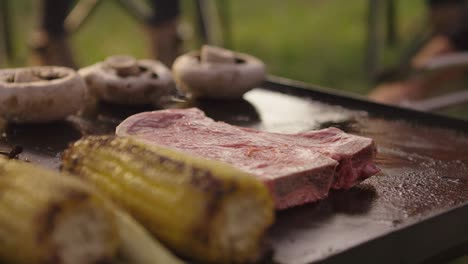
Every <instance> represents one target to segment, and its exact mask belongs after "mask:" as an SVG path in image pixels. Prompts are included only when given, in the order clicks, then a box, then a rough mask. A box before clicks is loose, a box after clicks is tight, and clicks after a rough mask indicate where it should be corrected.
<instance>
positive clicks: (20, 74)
mask: <svg viewBox="0 0 468 264" xmlns="http://www.w3.org/2000/svg"><path fill="white" fill-rule="evenodd" d="M40 80H41V78H39V77H37V76H36V75H34V74H33V72H32V71H30V70H23V71H16V72H15V76H14V77H13V82H15V83H26V82H35V81H40Z"/></svg>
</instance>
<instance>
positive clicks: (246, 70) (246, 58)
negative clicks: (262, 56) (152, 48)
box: [172, 51, 266, 99]
mask: <svg viewBox="0 0 468 264" xmlns="http://www.w3.org/2000/svg"><path fill="white" fill-rule="evenodd" d="M172 71H173V73H174V79H175V82H176V84H177V85H178V87H179V88H180V89H182V90H184V91H186V92H189V93H191V94H192V96H194V97H206V98H220V99H234V98H240V97H242V95H243V94H244V93H245V92H247V91H249V90H250V89H252V88H254V87H255V86H257V85H259V84H261V83H262V82H263V80H264V79H265V74H266V69H265V64H264V63H263V62H262V61H261V60H259V59H257V58H255V57H253V56H250V55H248V54H244V53H238V52H236V53H235V62H234V63H220V62H213V63H210V62H202V61H201V59H200V52H199V51H193V52H189V53H187V54H184V55H182V56H180V57H178V58H177V59H176V60H175V61H174V64H173V66H172Z"/></svg>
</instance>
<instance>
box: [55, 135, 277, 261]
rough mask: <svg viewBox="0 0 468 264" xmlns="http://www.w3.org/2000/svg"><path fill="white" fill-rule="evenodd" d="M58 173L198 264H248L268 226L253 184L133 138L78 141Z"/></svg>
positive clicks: (266, 201) (263, 194)
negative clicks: (95, 191)
mask: <svg viewBox="0 0 468 264" xmlns="http://www.w3.org/2000/svg"><path fill="white" fill-rule="evenodd" d="M62 168H63V169H64V170H66V171H69V172H71V173H74V174H77V175H80V176H81V177H82V178H83V179H85V180H86V181H89V182H91V183H93V184H94V185H95V186H97V187H98V188H99V189H100V190H102V191H103V192H104V193H107V194H108V195H109V196H110V197H111V198H112V199H113V200H114V201H115V202H117V203H118V204H120V205H121V206H122V207H124V208H125V209H127V211H128V212H130V214H132V215H133V216H134V217H135V218H136V219H137V220H139V221H140V222H141V223H143V225H144V226H146V227H147V228H148V229H149V230H150V231H151V232H152V233H153V234H155V235H156V237H157V238H159V239H160V240H161V241H162V242H165V243H166V244H167V245H168V246H169V247H170V248H172V249H173V250H175V251H176V252H178V253H179V254H182V255H184V256H186V257H189V258H192V259H195V260H198V261H203V262H218V263H240V262H246V261H250V260H254V259H255V258H257V257H258V256H259V252H260V251H261V249H262V242H263V236H264V233H265V231H266V229H267V228H268V227H269V226H270V225H271V224H272V222H273V217H274V209H273V202H272V198H271V196H270V193H269V192H268V190H267V187H266V186H265V185H264V184H263V183H261V182H260V181H259V180H258V179H256V178H254V177H252V176H251V175H248V174H246V173H244V172H241V171H239V170H237V169H235V168H233V167H231V166H229V165H227V164H223V163H219V162H215V161H210V160H205V159H199V158H197V157H193V156H191V155H188V154H185V153H181V152H177V151H174V150H170V149H167V148H163V147H154V146H147V145H144V144H143V143H139V142H137V141H135V140H133V139H131V138H119V137H88V138H85V139H82V140H80V141H78V142H76V143H75V144H73V145H72V146H71V147H70V148H69V149H68V150H67V151H66V152H65V154H64V158H63V164H62Z"/></svg>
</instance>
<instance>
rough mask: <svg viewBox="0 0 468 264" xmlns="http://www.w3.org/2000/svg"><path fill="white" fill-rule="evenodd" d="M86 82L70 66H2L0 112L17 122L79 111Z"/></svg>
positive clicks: (57, 116)
mask: <svg viewBox="0 0 468 264" xmlns="http://www.w3.org/2000/svg"><path fill="white" fill-rule="evenodd" d="M86 97H87V89H86V84H85V83H84V81H83V79H82V78H81V77H80V76H79V75H78V74H77V73H76V72H75V71H74V70H73V69H70V68H65V67H55V66H43V67H30V68H16V69H3V70H0V115H1V117H3V118H5V119H6V120H8V121H11V122H15V123H43V122H50V121H56V120H61V119H64V118H65V117H67V116H68V115H71V114H74V113H76V112H78V111H79V110H80V109H81V108H82V107H83V105H84V102H85V100H86Z"/></svg>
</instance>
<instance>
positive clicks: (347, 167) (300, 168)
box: [116, 108, 379, 209]
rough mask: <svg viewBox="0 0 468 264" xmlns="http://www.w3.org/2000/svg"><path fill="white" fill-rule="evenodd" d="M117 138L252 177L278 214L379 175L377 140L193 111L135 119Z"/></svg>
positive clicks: (127, 122) (125, 124) (147, 114)
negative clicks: (245, 124)
mask: <svg viewBox="0 0 468 264" xmlns="http://www.w3.org/2000/svg"><path fill="white" fill-rule="evenodd" d="M116 133H117V135H119V136H134V137H136V138H138V139H140V140H143V141H145V142H147V143H149V144H157V145H165V146H169V147H172V148H175V149H179V150H181V151H185V152H189V153H192V154H196V155H199V156H203V157H206V158H211V159H216V160H220V161H224V162H227V163H230V164H232V165H234V166H235V167H237V168H239V169H241V170H244V171H246V172H249V173H252V174H253V175H256V176H257V177H259V178H260V179H262V180H263V181H264V182H265V183H266V184H267V186H268V187H269V188H270V190H271V192H272V194H273V197H274V199H275V204H276V207H277V208H278V209H284V208H288V207H292V206H296V205H300V204H304V203H308V202H312V201H316V200H318V199H322V198H324V197H325V196H326V195H327V194H328V191H329V189H330V188H336V189H340V188H344V189H347V188H350V187H352V186H354V185H355V184H357V183H359V182H361V181H362V180H364V179H366V178H368V177H369V176H371V175H373V174H375V173H377V172H378V171H379V169H378V168H376V167H375V165H374V164H373V159H374V157H375V154H376V148H375V146H374V143H373V140H372V139H369V138H364V137H359V136H354V135H350V134H346V133H344V132H343V131H341V130H339V129H337V128H327V129H323V130H318V131H310V132H305V133H298V134H279V133H269V132H263V131H258V130H254V129H249V128H242V127H237V126H232V125H229V124H226V123H223V122H216V121H214V120H213V119H211V118H208V117H206V116H205V114H204V113H203V112H202V111H201V110H199V109H196V108H191V109H170V110H161V111H154V112H145V113H140V114H136V115H133V116H131V117H129V118H127V119H126V120H124V121H123V122H122V123H121V124H120V125H119V126H118V127H117V130H116Z"/></svg>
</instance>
